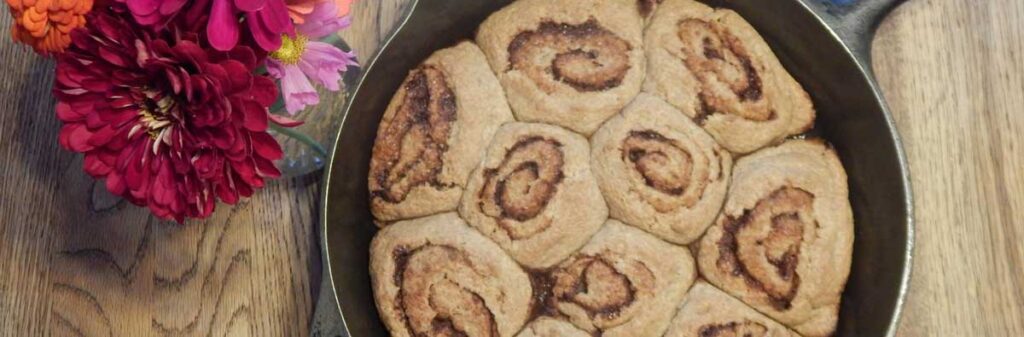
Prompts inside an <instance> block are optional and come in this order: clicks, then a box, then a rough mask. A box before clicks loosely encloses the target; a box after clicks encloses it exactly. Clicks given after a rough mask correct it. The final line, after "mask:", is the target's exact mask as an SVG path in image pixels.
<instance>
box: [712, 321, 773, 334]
mask: <svg viewBox="0 0 1024 337" xmlns="http://www.w3.org/2000/svg"><path fill="white" fill-rule="evenodd" d="M767 334H768V328H767V327H765V326H764V325H762V324H761V323H757V322H751V321H743V322H729V323H725V324H708V325H704V326H702V327H701V328H700V330H698V332H697V335H698V336H700V337H764V336H766V335H767Z"/></svg>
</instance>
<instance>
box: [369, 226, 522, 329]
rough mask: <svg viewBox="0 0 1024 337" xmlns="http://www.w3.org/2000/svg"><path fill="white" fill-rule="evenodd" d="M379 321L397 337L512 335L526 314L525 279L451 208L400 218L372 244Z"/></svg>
mask: <svg viewBox="0 0 1024 337" xmlns="http://www.w3.org/2000/svg"><path fill="white" fill-rule="evenodd" d="M370 276H371V277H372V280H373V294H374V298H375V299H376V302H377V309H378V311H379V312H380V317H381V320H383V321H384V324H385V325H386V326H387V327H388V330H390V331H391V335H392V336H395V337H416V336H424V335H428V336H457V335H460V333H461V335H463V336H489V337H511V336H514V335H515V334H516V333H517V332H519V329H520V328H522V327H523V324H525V323H526V319H527V315H528V314H529V312H530V297H531V291H530V278H529V276H527V274H526V272H524V271H523V270H522V268H520V267H519V266H518V265H516V263H515V261H513V260H512V258H510V257H509V256H508V255H507V254H505V252H503V251H501V248H499V247H498V246H497V245H495V244H494V243H493V242H491V241H489V240H487V238H485V237H483V236H482V235H480V234H479V233H477V232H476V231H474V230H473V229H471V228H469V227H468V226H466V223H465V222H464V221H462V219H459V217H458V216H457V215H456V214H455V213H444V214H439V215H434V216H429V217H426V218H420V219H417V220H409V221H400V222H397V223H395V224H392V225H390V226H388V227H385V228H384V229H382V230H381V231H380V232H379V233H378V234H377V236H376V237H374V239H373V242H372V243H371V245H370Z"/></svg>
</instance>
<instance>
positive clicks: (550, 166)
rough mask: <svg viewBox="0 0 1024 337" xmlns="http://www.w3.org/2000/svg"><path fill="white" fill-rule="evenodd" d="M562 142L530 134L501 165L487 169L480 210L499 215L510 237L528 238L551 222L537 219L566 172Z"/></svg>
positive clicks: (516, 145) (492, 216) (512, 149)
mask: <svg viewBox="0 0 1024 337" xmlns="http://www.w3.org/2000/svg"><path fill="white" fill-rule="evenodd" d="M564 165H565V158H564V154H563V153H562V144H561V143H560V142H558V141H557V140H554V139H548V138H544V137H539V136H537V137H528V138H524V139H521V140H519V141H518V142H516V144H515V145H513V146H512V147H511V148H510V149H508V151H507V152H506V153H505V158H504V159H503V160H502V162H501V164H500V165H499V166H498V167H497V168H488V169H486V170H485V171H484V185H483V188H482V189H481V190H480V192H479V196H480V198H479V200H480V201H479V204H478V206H479V207H480V210H481V211H482V212H483V213H484V214H486V215H487V216H489V217H491V218H494V219H497V223H498V225H499V226H500V227H501V228H502V229H504V230H505V231H506V232H507V233H508V235H509V237H510V238H512V239H513V240H519V239H523V238H528V237H530V236H532V235H533V234H536V233H538V232H541V231H543V230H545V229H547V228H548V227H549V226H551V223H550V222H549V221H547V222H545V221H534V222H531V221H530V220H533V219H534V218H536V217H537V215H539V214H540V213H541V212H543V211H544V209H545V208H546V207H547V205H548V203H550V202H551V199H552V198H554V195H555V193H556V192H557V191H558V185H559V183H561V182H562V179H564V177H565V175H564V172H563V166H564Z"/></svg>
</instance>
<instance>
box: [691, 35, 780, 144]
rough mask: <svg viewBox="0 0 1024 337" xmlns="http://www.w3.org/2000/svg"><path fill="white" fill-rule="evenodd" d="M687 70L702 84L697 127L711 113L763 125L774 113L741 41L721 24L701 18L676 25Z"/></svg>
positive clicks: (760, 78)
mask: <svg viewBox="0 0 1024 337" xmlns="http://www.w3.org/2000/svg"><path fill="white" fill-rule="evenodd" d="M679 38H680V40H682V42H683V48H682V53H683V56H684V63H685V64H686V67H687V68H689V69H690V71H691V72H693V73H694V74H695V75H696V76H697V79H698V80H700V82H701V91H700V95H699V98H700V102H701V107H700V110H699V111H698V113H697V116H696V117H695V118H694V119H695V120H696V121H697V122H698V124H703V122H704V120H705V119H706V118H707V117H708V116H709V115H713V114H719V113H724V114H730V115H735V116H738V117H741V118H743V119H747V120H752V121H758V122H764V121H769V120H772V119H775V117H776V114H775V111H774V110H773V109H772V107H771V105H770V104H769V102H768V100H767V99H766V98H765V97H764V87H763V86H764V84H763V83H762V75H761V74H760V70H759V69H758V67H757V66H755V63H754V61H753V60H752V59H751V55H750V53H749V51H748V50H747V48H746V47H744V46H743V42H741V41H740V39H739V38H737V37H736V36H734V35H732V34H731V33H729V32H728V31H727V30H726V29H725V28H723V27H721V26H720V25H717V24H714V23H710V22H707V21H704V20H700V19H686V20H683V21H682V22H680V23H679Z"/></svg>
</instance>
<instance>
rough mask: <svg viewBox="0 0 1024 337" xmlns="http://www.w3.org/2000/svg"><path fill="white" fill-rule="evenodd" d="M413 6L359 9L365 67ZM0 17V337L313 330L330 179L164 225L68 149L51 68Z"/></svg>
mask: <svg viewBox="0 0 1024 337" xmlns="http://www.w3.org/2000/svg"><path fill="white" fill-rule="evenodd" d="M404 5H406V2H405V1H397V0H396V1H380V2H377V1H362V2H360V3H359V4H357V5H356V7H355V8H354V10H353V15H354V24H353V27H352V28H351V29H350V30H349V31H348V32H347V34H348V41H349V42H350V43H352V44H353V45H354V46H355V47H356V48H358V50H359V51H360V52H361V56H362V59H366V58H367V55H369V54H372V52H373V51H375V50H376V48H377V44H378V43H379V41H380V40H381V39H382V37H383V36H385V35H386V34H387V33H388V32H389V31H390V30H391V28H392V27H393V26H394V22H395V21H396V20H397V19H398V16H399V15H400V14H401V9H402V6H404ZM0 12H2V13H0V27H4V28H3V30H4V38H3V39H2V42H0V60H2V62H0V158H2V159H3V164H0V177H3V179H0V215H2V216H3V220H2V221H0V336H19V337H20V336H90V337H91V336H133V337H134V336H305V335H308V334H309V323H310V317H311V315H312V309H313V305H314V303H313V302H312V301H313V299H315V298H316V292H317V291H318V289H314V287H318V286H319V281H320V260H319V248H318V246H317V244H316V242H315V237H316V236H315V234H314V233H313V229H314V228H315V222H314V221H316V220H315V219H316V214H317V207H318V205H319V191H320V188H319V183H320V178H319V174H314V175H310V176H306V177H302V178H297V179H292V180H285V181H276V182H273V183H271V184H270V186H269V187H267V188H265V189H264V190H262V191H260V192H258V193H257V194H256V195H255V196H254V197H253V198H252V199H250V200H248V201H245V202H242V203H241V204H240V205H238V206H236V207H234V208H232V207H228V206H223V205H222V206H221V207H219V209H218V210H217V212H216V213H215V214H214V216H213V217H212V218H210V219H209V220H206V221H190V222H188V223H187V224H186V225H185V226H181V225H178V224H176V223H173V222H164V221H157V220H155V219H154V218H153V217H152V216H150V215H149V214H148V212H147V211H146V210H143V209H139V208H136V207H134V206H131V205H128V204H126V203H125V202H123V201H119V199H117V198H115V197H113V196H111V195H109V194H108V193H107V192H106V190H105V188H104V187H103V185H102V184H98V185H97V184H96V183H95V182H94V181H93V180H92V179H91V178H89V177H88V176H87V175H86V174H85V173H83V172H82V170H81V165H82V159H81V156H78V155H75V154H72V153H70V152H67V151H64V150H63V149H60V148H59V146H58V145H57V131H58V130H59V127H60V123H59V122H58V121H57V119H56V116H55V114H54V112H53V111H54V110H53V107H54V101H53V98H52V95H50V93H49V90H50V89H49V88H50V85H51V83H52V80H53V62H52V61H51V60H47V59H42V58H38V57H36V56H35V55H34V54H33V53H32V52H31V51H30V50H28V49H27V48H25V47H23V46H19V45H14V44H12V43H10V41H9V39H8V38H7V36H9V34H7V29H8V28H7V27H10V25H11V19H10V17H9V15H7V13H6V10H5V9H0ZM367 51H369V52H367Z"/></svg>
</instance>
